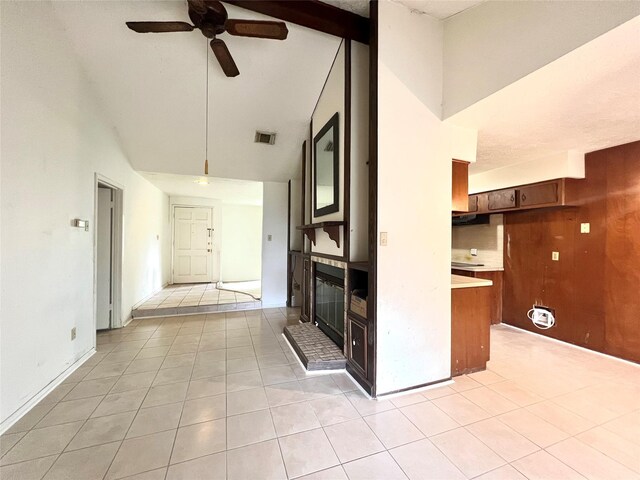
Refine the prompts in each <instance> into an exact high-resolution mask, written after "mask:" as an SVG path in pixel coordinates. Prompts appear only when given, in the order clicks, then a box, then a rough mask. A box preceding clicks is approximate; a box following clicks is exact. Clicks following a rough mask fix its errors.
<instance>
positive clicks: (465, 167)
mask: <svg viewBox="0 0 640 480" xmlns="http://www.w3.org/2000/svg"><path fill="white" fill-rule="evenodd" d="M451 180H452V190H451V193H452V197H451V211H452V212H466V211H467V207H468V200H469V163H467V162H462V161H460V160H454V161H453V169H452V175H451Z"/></svg>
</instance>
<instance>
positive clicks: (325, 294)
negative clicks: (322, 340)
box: [314, 263, 344, 348]
mask: <svg viewBox="0 0 640 480" xmlns="http://www.w3.org/2000/svg"><path fill="white" fill-rule="evenodd" d="M315 267H316V268H315V271H316V274H315V304H314V306H315V308H314V316H315V322H314V323H315V324H316V325H317V326H318V327H319V328H320V329H321V330H322V331H323V332H324V333H325V334H326V335H327V336H328V337H329V338H330V339H331V340H333V341H334V342H335V344H336V345H338V346H339V347H340V348H342V346H343V345H344V270H343V269H341V268H337V267H332V266H331V265H325V264H322V263H316V264H315Z"/></svg>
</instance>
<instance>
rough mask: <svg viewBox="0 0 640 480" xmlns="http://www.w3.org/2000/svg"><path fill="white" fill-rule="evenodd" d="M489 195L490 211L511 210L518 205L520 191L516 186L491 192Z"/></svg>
mask: <svg viewBox="0 0 640 480" xmlns="http://www.w3.org/2000/svg"><path fill="white" fill-rule="evenodd" d="M487 197H488V200H489V202H488V208H489V210H490V211H494V210H509V209H512V208H517V207H518V193H517V191H516V189H515V188H507V189H504V190H496V191H493V192H489V193H488V194H487Z"/></svg>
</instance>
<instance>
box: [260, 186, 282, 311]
mask: <svg viewBox="0 0 640 480" xmlns="http://www.w3.org/2000/svg"><path fill="white" fill-rule="evenodd" d="M263 185H264V187H263V205H262V209H263V210H262V306H263V307H265V308H268V307H283V306H284V305H285V304H286V301H287V184H286V183H276V182H264V184H263ZM269 235H271V241H269V240H268V236H269Z"/></svg>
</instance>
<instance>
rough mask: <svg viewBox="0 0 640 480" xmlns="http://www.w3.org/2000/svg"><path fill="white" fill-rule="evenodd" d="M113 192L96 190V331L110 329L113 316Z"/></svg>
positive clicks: (104, 189) (107, 189)
mask: <svg viewBox="0 0 640 480" xmlns="http://www.w3.org/2000/svg"><path fill="white" fill-rule="evenodd" d="M112 193H113V190H111V189H109V188H98V220H97V230H96V234H97V236H98V238H97V242H96V243H97V259H96V262H97V266H96V274H97V287H96V290H97V298H96V310H97V311H96V329H97V330H103V329H106V328H111V316H112V315H113V295H112V288H113V287H112V283H113V282H112V275H113V268H112V265H113V260H112V259H113V198H112Z"/></svg>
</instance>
